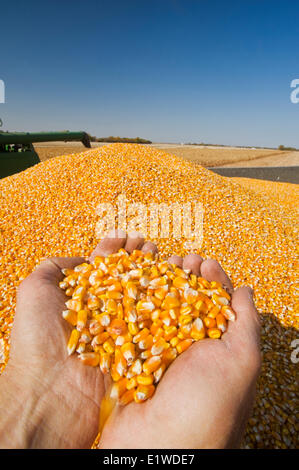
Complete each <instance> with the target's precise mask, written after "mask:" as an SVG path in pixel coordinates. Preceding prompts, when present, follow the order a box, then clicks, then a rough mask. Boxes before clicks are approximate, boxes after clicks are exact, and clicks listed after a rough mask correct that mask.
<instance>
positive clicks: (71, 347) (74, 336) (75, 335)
mask: <svg viewBox="0 0 299 470" xmlns="http://www.w3.org/2000/svg"><path fill="white" fill-rule="evenodd" d="M79 338H80V331H78V330H77V329H74V330H73V331H72V332H71V336H70V339H69V341H68V344H67V352H68V355H69V356H70V355H71V354H73V353H74V352H75V349H76V347H77V344H78V341H79Z"/></svg>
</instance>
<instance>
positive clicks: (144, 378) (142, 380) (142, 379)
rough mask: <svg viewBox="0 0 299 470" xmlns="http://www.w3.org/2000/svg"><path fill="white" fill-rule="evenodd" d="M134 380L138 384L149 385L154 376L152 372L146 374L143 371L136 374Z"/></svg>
mask: <svg viewBox="0 0 299 470" xmlns="http://www.w3.org/2000/svg"><path fill="white" fill-rule="evenodd" d="M136 380H137V383H138V384H139V385H151V384H152V383H153V382H154V376H153V375H152V374H150V375H146V374H144V373H143V374H140V375H137V377H136Z"/></svg>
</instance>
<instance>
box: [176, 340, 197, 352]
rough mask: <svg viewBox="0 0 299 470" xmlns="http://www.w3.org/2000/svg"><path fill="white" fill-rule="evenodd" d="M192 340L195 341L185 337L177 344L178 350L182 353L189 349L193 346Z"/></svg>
mask: <svg viewBox="0 0 299 470" xmlns="http://www.w3.org/2000/svg"><path fill="white" fill-rule="evenodd" d="M192 342H193V341H192V339H184V340H183V341H181V342H180V343H179V344H177V346H176V349H177V352H178V353H179V354H181V353H182V352H184V351H186V349H188V348H189V347H190V346H191V344H192Z"/></svg>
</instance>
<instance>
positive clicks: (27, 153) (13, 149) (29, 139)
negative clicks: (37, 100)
mask: <svg viewBox="0 0 299 470" xmlns="http://www.w3.org/2000/svg"><path fill="white" fill-rule="evenodd" d="M57 141H61V142H70V141H72V142H82V144H83V145H84V146H85V147H88V148H90V147H91V145H90V139H89V136H88V134H87V133H86V132H82V131H81V132H69V131H65V132H37V133H31V132H23V133H19V132H16V133H8V132H3V133H1V132H0V178H5V177H6V176H9V175H13V174H14V173H19V172H20V171H23V170H26V168H29V167H30V166H33V165H36V163H39V162H40V159H39V156H38V154H37V153H36V151H35V150H34V147H33V144H34V143H39V142H57Z"/></svg>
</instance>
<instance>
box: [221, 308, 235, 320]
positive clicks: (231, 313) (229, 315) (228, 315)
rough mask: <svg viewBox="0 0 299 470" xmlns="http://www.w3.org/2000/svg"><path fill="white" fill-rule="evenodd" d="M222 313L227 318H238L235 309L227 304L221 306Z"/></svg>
mask: <svg viewBox="0 0 299 470" xmlns="http://www.w3.org/2000/svg"><path fill="white" fill-rule="evenodd" d="M221 313H222V315H223V316H224V318H226V320H230V321H235V319H236V314H235V312H234V311H233V309H232V308H231V307H229V306H227V305H225V306H223V307H222V308H221Z"/></svg>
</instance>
